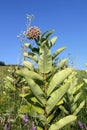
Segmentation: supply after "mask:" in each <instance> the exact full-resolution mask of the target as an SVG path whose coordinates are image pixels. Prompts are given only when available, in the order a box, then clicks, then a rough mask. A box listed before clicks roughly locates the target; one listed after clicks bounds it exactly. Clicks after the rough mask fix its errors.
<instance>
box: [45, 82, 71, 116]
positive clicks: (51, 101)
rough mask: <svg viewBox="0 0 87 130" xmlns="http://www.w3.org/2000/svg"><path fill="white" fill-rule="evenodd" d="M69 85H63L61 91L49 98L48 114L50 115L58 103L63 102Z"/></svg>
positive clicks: (58, 90) (56, 91) (55, 92)
mask: <svg viewBox="0 0 87 130" xmlns="http://www.w3.org/2000/svg"><path fill="white" fill-rule="evenodd" d="M69 85H70V84H69V83H66V84H64V85H62V86H61V87H60V88H59V89H57V90H55V91H54V92H53V93H52V94H51V95H50V97H49V99H48V101H47V107H46V112H47V114H49V113H50V112H51V111H52V110H53V108H54V107H55V106H56V105H57V103H58V102H59V101H60V100H61V98H62V97H63V96H64V94H65V93H66V92H67V90H68V89H69Z"/></svg>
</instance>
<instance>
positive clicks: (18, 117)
mask: <svg viewBox="0 0 87 130" xmlns="http://www.w3.org/2000/svg"><path fill="white" fill-rule="evenodd" d="M53 33H54V30H50V31H46V32H45V33H42V34H41V31H40V29H39V28H38V27H35V26H34V27H29V28H28V29H27V31H26V33H25V34H24V36H26V37H27V39H29V40H30V41H31V40H33V42H34V44H32V42H31V43H30V42H29V43H24V45H23V46H22V47H23V48H24V54H23V57H24V60H23V66H17V65H10V66H0V69H1V70H0V97H1V98H0V129H1V130H15V129H16V130H79V129H81V130H87V124H86V123H87V119H86V116H87V96H86V95H87V94H86V93H87V78H86V77H87V73H86V71H82V70H74V69H73V68H72V67H70V66H68V58H65V59H62V60H60V62H58V63H56V62H55V61H56V58H57V57H58V56H59V54H61V53H62V52H63V51H64V50H65V49H66V47H61V48H58V49H57V50H56V51H55V52H53V53H51V48H52V47H53V46H54V45H55V43H56V41H57V37H56V36H54V37H51V38H50V36H51V35H52V34H53Z"/></svg>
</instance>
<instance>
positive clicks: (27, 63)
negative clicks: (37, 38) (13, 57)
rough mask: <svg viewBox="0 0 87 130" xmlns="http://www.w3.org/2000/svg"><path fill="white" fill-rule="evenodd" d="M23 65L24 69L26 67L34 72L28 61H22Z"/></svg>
mask: <svg viewBox="0 0 87 130" xmlns="http://www.w3.org/2000/svg"><path fill="white" fill-rule="evenodd" d="M23 64H24V66H25V67H27V68H28V69H30V70H32V71H33V70H34V66H33V65H32V63H31V62H29V61H23Z"/></svg>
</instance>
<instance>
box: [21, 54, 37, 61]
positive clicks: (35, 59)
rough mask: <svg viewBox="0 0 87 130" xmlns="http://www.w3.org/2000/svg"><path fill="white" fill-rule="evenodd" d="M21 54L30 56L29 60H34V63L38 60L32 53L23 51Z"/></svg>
mask: <svg viewBox="0 0 87 130" xmlns="http://www.w3.org/2000/svg"><path fill="white" fill-rule="evenodd" d="M23 55H24V57H27V58H30V59H31V60H33V61H35V62H36V63H37V62H38V58H37V56H36V55H35V54H34V53H31V52H30V53H27V52H24V54H23Z"/></svg>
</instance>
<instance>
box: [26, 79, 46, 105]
mask: <svg viewBox="0 0 87 130" xmlns="http://www.w3.org/2000/svg"><path fill="white" fill-rule="evenodd" d="M25 79H26V81H27V82H28V85H29V87H30V89H31V91H32V92H33V94H34V96H35V97H36V98H37V99H38V100H39V101H40V102H41V103H42V104H43V105H45V104H46V98H45V96H44V93H43V91H42V89H41V88H40V86H39V85H38V84H36V83H35V82H34V81H33V80H32V79H31V78H28V76H25Z"/></svg>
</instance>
